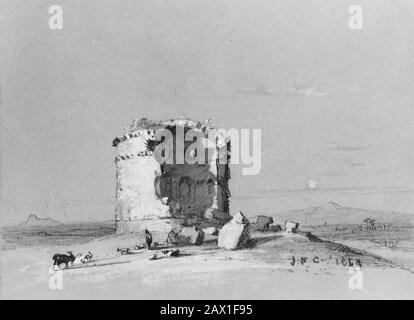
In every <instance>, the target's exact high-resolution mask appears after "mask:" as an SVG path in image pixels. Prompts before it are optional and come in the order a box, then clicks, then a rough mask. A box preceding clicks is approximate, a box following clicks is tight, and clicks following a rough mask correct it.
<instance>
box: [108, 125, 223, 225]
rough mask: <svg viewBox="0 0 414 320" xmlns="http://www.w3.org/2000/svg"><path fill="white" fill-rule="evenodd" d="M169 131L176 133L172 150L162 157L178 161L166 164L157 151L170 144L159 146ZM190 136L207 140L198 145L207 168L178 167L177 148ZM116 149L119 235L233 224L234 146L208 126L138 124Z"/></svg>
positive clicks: (116, 142) (201, 164) (200, 164)
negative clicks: (160, 135)
mask: <svg viewBox="0 0 414 320" xmlns="http://www.w3.org/2000/svg"><path fill="white" fill-rule="evenodd" d="M166 129H167V130H169V132H171V133H172V135H171V144H169V145H171V146H173V147H172V149H171V148H170V149H168V147H165V148H164V149H163V151H162V152H161V155H164V156H165V152H168V153H169V154H171V156H172V159H173V160H172V162H168V163H167V162H164V163H163V162H162V161H160V159H157V157H156V155H157V151H158V150H159V149H157V146H160V143H161V141H164V143H165V142H168V140H166V138H164V140H161V141H160V140H158V138H156V136H157V133H158V132H159V130H166ZM189 131H191V132H193V133H194V132H195V133H197V134H200V135H199V136H200V137H203V138H201V139H200V140H199V142H201V144H200V145H201V146H202V149H203V150H204V152H205V155H206V156H205V158H204V159H205V161H204V162H203V161H197V162H196V163H191V164H190V163H188V161H187V159H185V160H184V163H181V162H180V161H179V152H178V151H177V150H176V149H177V147H176V146H177V144H176V142H177V141H180V140H179V139H182V138H183V137H182V136H184V135H185V136H186V137H187V135H186V133H188V132H189ZM180 132H181V136H180ZM190 140H191V139H190ZM193 141H194V139H193V140H191V141H186V142H185V143H184V148H183V149H184V150H183V151H184V152H189V151H190V149H189V146H190V145H191V144H192V143H193ZM173 142H174V143H173ZM113 146H114V147H115V153H116V154H115V165H116V209H115V220H116V229H117V232H119V233H122V232H129V231H142V230H144V229H148V230H152V231H157V232H162V233H164V232H169V231H170V230H171V229H172V228H174V227H177V226H201V227H204V226H212V225H220V224H223V223H225V222H226V221H228V220H229V219H230V218H231V217H230V215H229V197H230V192H229V188H228V182H229V179H230V169H229V163H228V162H229V159H230V141H229V140H228V139H227V138H226V137H225V136H224V135H223V134H221V133H220V131H219V130H216V129H214V128H213V127H212V126H211V124H210V122H209V121H207V122H206V123H205V124H202V123H200V122H198V121H192V120H190V119H187V118H180V119H175V120H168V121H154V120H149V119H146V118H143V119H139V120H135V121H133V123H132V125H131V127H130V128H129V129H125V134H124V135H122V136H119V137H117V138H115V139H114V141H113ZM160 147H161V146H160ZM187 149H188V150H187ZM203 150H201V148H200V147H199V148H198V149H197V150H196V151H194V150H192V151H191V152H192V154H193V155H194V153H195V152H200V151H203ZM158 154H160V153H158ZM187 154H188V153H187ZM199 159H200V158H199ZM223 160H224V161H223Z"/></svg>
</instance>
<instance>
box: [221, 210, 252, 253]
mask: <svg viewBox="0 0 414 320" xmlns="http://www.w3.org/2000/svg"><path fill="white" fill-rule="evenodd" d="M250 240H251V239H250V233H249V220H247V218H246V217H245V216H244V215H243V213H241V212H238V213H237V214H236V215H235V216H234V217H233V219H232V220H231V221H230V222H228V223H227V224H225V225H224V226H223V228H221V229H220V230H219V234H218V246H219V247H220V248H224V249H227V250H235V249H239V248H242V247H246V246H247V245H248V244H249V243H250Z"/></svg>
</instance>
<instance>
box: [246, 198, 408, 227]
mask: <svg viewBox="0 0 414 320" xmlns="http://www.w3.org/2000/svg"><path fill="white" fill-rule="evenodd" d="M365 218H371V219H375V220H376V222H377V223H394V224H414V214H408V213H401V212H394V211H386V210H384V211H382V210H368V209H359V208H351V207H342V206H341V205H339V204H338V203H335V202H328V203H327V204H325V205H323V206H320V207H310V208H307V209H300V210H291V211H287V212H284V213H282V214H279V215H276V216H274V221H275V223H277V224H281V223H283V222H284V221H285V220H294V221H297V222H299V223H300V224H301V225H321V224H324V223H325V222H326V223H328V224H345V223H352V224H359V223H363V220H364V219H365ZM252 221H255V219H252Z"/></svg>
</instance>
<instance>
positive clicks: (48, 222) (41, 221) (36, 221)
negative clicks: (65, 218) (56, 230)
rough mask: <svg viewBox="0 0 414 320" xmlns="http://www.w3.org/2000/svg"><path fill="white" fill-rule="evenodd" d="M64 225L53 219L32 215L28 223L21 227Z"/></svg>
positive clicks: (27, 220) (25, 222) (28, 218)
mask: <svg viewBox="0 0 414 320" xmlns="http://www.w3.org/2000/svg"><path fill="white" fill-rule="evenodd" d="M62 225H63V223H61V222H58V221H56V220H53V219H52V218H39V217H38V216H36V215H35V214H31V215H30V216H28V217H27V219H26V221H24V222H22V223H20V224H19V226H20V227H54V226H62Z"/></svg>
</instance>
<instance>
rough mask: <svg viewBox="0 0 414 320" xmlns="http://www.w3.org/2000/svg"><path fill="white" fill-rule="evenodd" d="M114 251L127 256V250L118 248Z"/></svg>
mask: <svg viewBox="0 0 414 320" xmlns="http://www.w3.org/2000/svg"><path fill="white" fill-rule="evenodd" d="M116 251H118V252H121V254H128V253H129V248H118V249H116Z"/></svg>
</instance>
